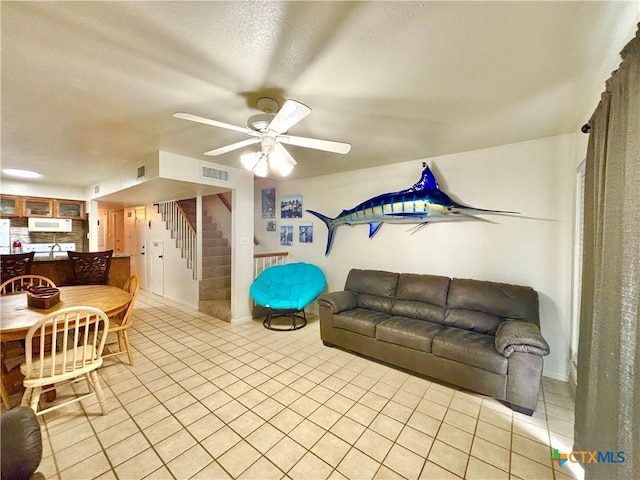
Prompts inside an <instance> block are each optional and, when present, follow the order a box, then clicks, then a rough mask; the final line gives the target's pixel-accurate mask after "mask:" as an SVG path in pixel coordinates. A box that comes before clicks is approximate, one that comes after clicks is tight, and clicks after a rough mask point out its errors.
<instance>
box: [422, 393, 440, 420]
mask: <svg viewBox="0 0 640 480" xmlns="http://www.w3.org/2000/svg"><path fill="white" fill-rule="evenodd" d="M416 410H417V411H418V412H420V413H424V414H425V415H429V416H430V417H433V418H435V419H437V420H442V419H443V418H444V416H445V415H446V413H447V407H445V406H443V405H440V404H439V403H436V402H434V401H432V400H428V399H426V398H423V399H422V400H420V402H419V403H418V405H417V406H416Z"/></svg>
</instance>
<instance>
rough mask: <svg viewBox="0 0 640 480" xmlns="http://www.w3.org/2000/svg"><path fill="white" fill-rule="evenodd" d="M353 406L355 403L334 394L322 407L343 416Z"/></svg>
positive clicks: (338, 394)
mask: <svg viewBox="0 0 640 480" xmlns="http://www.w3.org/2000/svg"><path fill="white" fill-rule="evenodd" d="M354 404H355V401H353V400H351V399H350V398H347V397H345V396H343V395H341V394H340V393H336V394H335V395H334V396H333V397H331V398H330V399H329V400H327V401H326V402H325V404H324V405H325V406H327V407H329V408H331V409H332V410H335V411H336V412H338V413H340V414H342V415H344V414H345V413H346V412H347V411H348V410H349V409H350V408H351V407H352V406H353V405H354Z"/></svg>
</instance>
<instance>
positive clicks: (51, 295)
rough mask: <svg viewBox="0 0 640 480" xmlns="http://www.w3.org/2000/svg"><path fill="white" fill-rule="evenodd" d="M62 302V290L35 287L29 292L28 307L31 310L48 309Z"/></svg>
mask: <svg viewBox="0 0 640 480" xmlns="http://www.w3.org/2000/svg"><path fill="white" fill-rule="evenodd" d="M59 301H60V290H58V289H57V288H54V287H44V286H43V287H33V288H31V289H29V290H27V305H28V306H29V307H30V308H41V309H47V308H51V307H53V306H54V305H55V304H56V303H58V302H59Z"/></svg>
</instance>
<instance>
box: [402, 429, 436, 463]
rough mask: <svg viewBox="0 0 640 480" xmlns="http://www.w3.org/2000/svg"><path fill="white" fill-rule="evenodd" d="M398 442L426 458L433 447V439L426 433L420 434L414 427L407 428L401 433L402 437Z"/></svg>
mask: <svg viewBox="0 0 640 480" xmlns="http://www.w3.org/2000/svg"><path fill="white" fill-rule="evenodd" d="M396 442H397V443H398V444H399V445H402V446H403V447H405V448H408V449H409V450H411V451H412V452H414V453H417V454H418V455H420V456H421V457H423V458H426V457H427V455H428V454H429V450H431V445H433V437H430V436H429V435H427V434H426V433H422V432H419V431H418V430H416V429H414V428H412V427H409V426H405V427H404V428H403V429H402V432H400V436H399V437H398V439H397V440H396Z"/></svg>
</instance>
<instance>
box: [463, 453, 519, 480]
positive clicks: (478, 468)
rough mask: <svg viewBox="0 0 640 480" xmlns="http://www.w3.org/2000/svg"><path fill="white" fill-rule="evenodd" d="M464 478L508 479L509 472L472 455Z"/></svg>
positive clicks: (483, 479)
mask: <svg viewBox="0 0 640 480" xmlns="http://www.w3.org/2000/svg"><path fill="white" fill-rule="evenodd" d="M464 478H465V479H468V480H509V474H508V473H507V472H505V471H503V470H500V469H499V468H496V467H494V466H493V465H489V464H488V463H485V462H483V461H482V460H478V459H477V458H475V457H473V456H472V457H471V458H469V465H467V473H466V475H465V477H464Z"/></svg>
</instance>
